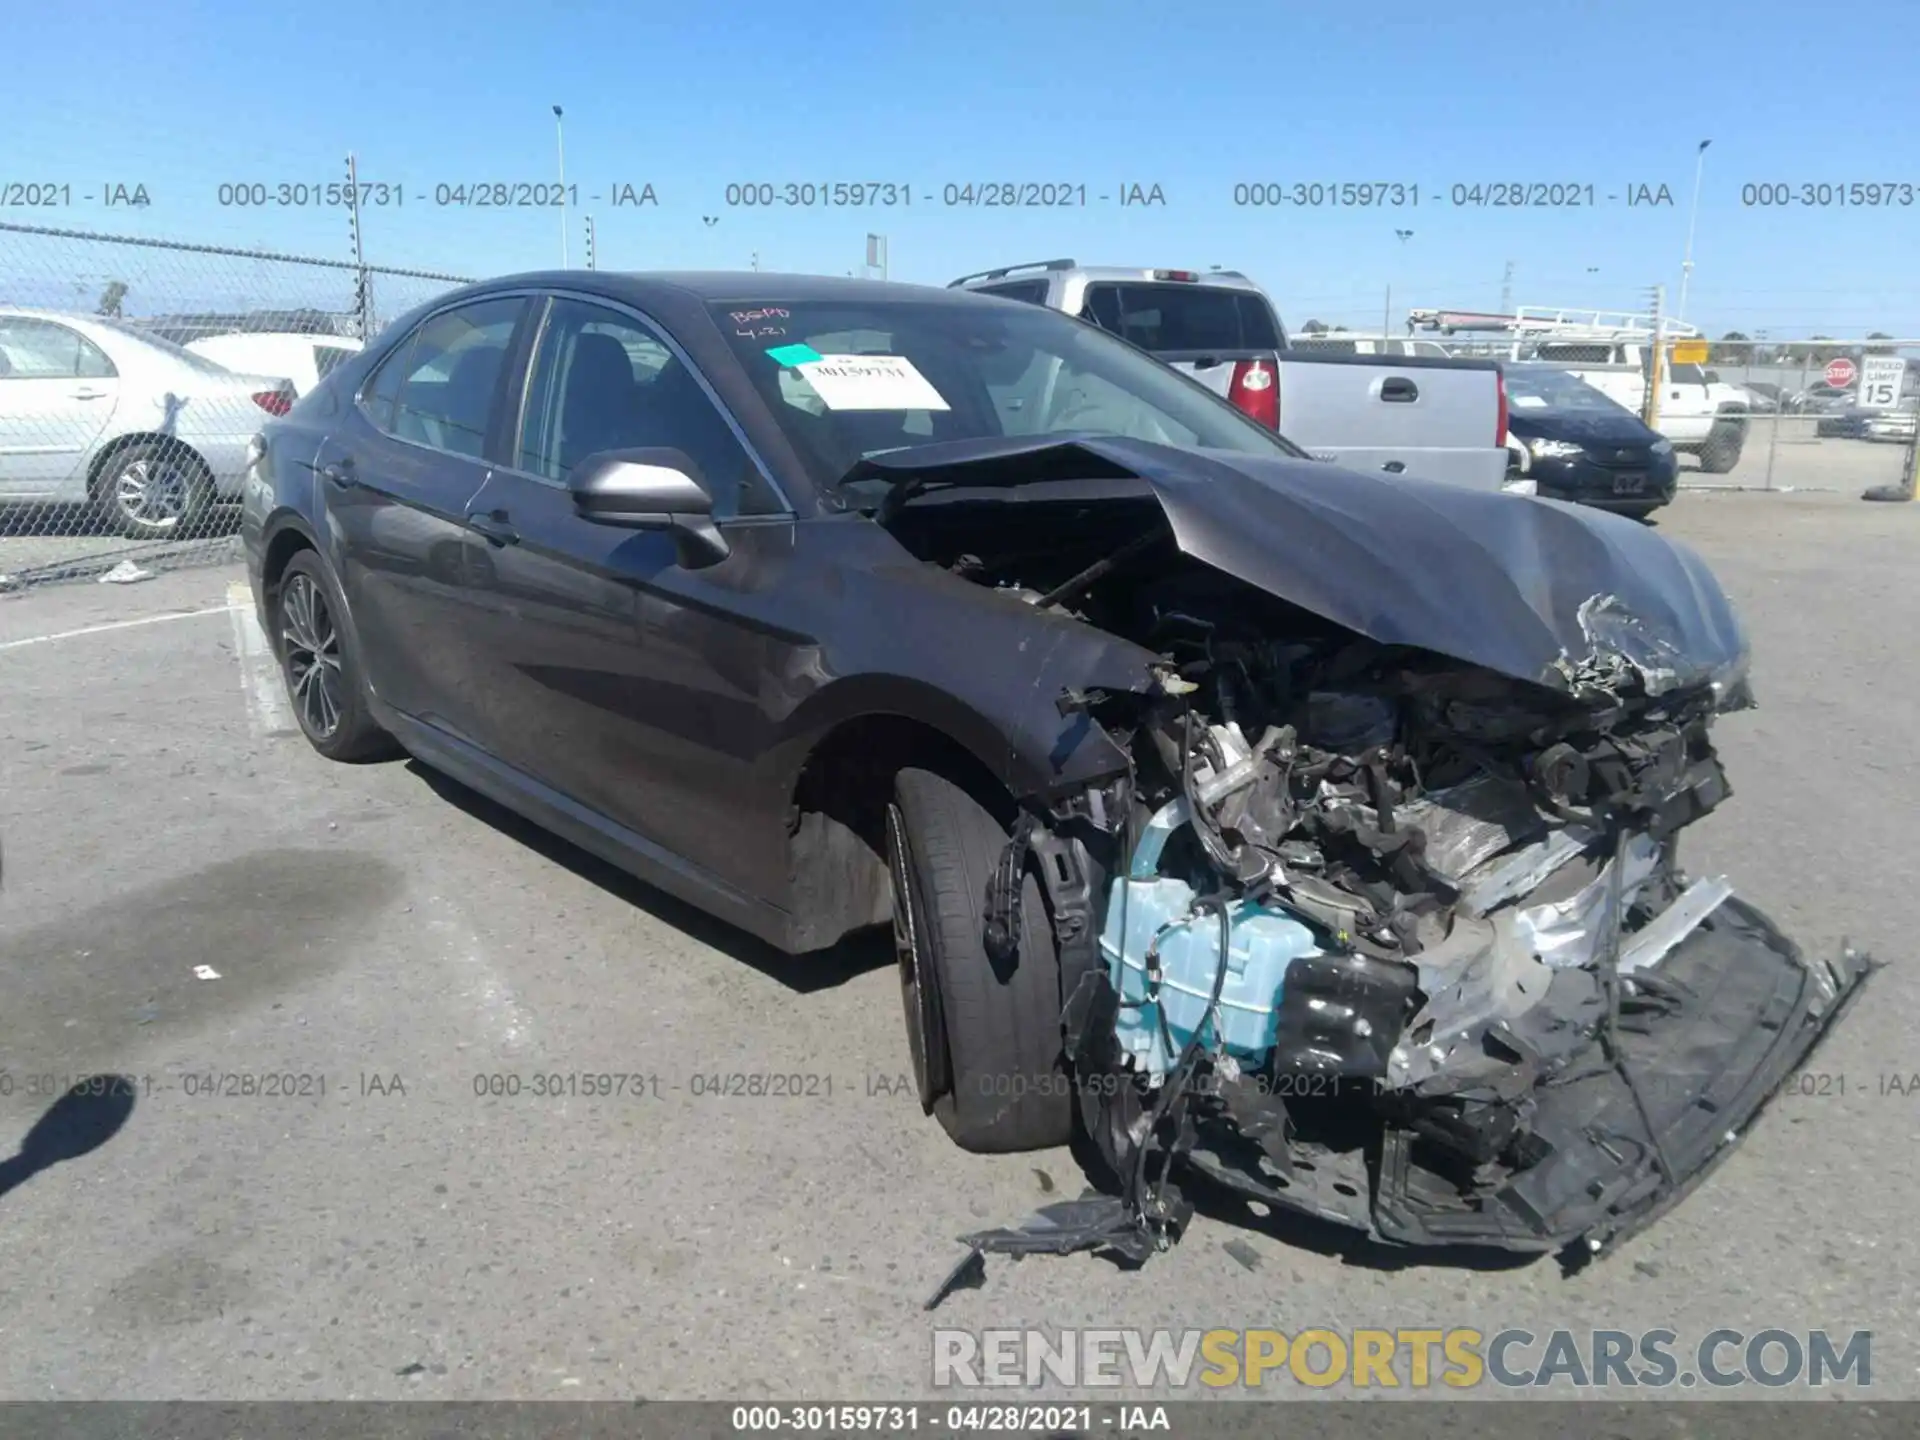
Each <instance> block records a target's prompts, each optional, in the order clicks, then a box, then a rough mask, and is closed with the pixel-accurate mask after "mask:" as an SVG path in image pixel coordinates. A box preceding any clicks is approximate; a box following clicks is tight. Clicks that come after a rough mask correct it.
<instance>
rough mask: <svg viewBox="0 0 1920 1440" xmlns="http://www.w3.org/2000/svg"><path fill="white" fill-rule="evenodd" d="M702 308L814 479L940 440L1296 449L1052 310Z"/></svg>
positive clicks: (921, 304) (924, 305) (835, 304)
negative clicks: (1088, 439)
mask: <svg viewBox="0 0 1920 1440" xmlns="http://www.w3.org/2000/svg"><path fill="white" fill-rule="evenodd" d="M712 313H713V318H714V321H715V323H716V324H718V325H719V326H720V329H721V332H722V333H723V334H725V335H726V336H728V337H729V339H730V341H731V343H732V345H733V348H734V353H735V354H736V355H737V356H738V357H739V359H740V363H741V364H742V365H743V366H744V367H745V369H746V372H747V375H748V378H749V379H751V380H752V382H753V384H754V386H755V388H756V389H757V390H758V391H759V392H760V394H761V396H762V398H763V399H765V400H766V402H767V405H768V408H769V409H770V410H771V411H772V412H773V416H774V419H775V420H776V421H777V422H778V423H779V425H780V428H781V430H782V431H784V432H785V434H786V436H787V438H788V440H789V441H790V442H791V443H792V445H793V448H794V449H795V450H796V451H798V452H799V454H800V456H801V458H802V459H803V460H804V461H805V462H806V463H807V465H808V467H809V469H810V471H811V473H812V476H813V480H814V483H815V485H816V487H818V488H820V489H822V490H829V489H831V488H832V487H834V486H835V485H836V483H837V482H838V481H839V480H840V479H841V477H842V476H844V475H846V473H847V472H848V471H849V470H851V469H852V468H853V467H854V466H855V465H856V464H857V463H858V462H860V461H861V460H863V459H868V458H870V457H872V456H875V455H880V454H884V453H885V452H887V451H890V450H901V449H905V448H907V447H909V446H913V445H928V444H933V443H935V442H941V441H953V440H993V439H1002V438H1011V437H1021V436H1053V435H1057V436H1061V437H1063V438H1064V437H1067V436H1071V435H1080V436H1118V437H1123V438H1127V439H1135V440H1151V441H1155V442H1157V443H1159V444H1162V445H1179V446H1185V447H1192V448H1201V449H1213V450H1231V451H1237V452H1239V453H1241V454H1248V455H1269V456H1291V457H1295V458H1304V454H1305V452H1303V451H1301V450H1300V449H1298V448H1297V447H1296V446H1294V445H1292V444H1290V443H1288V442H1287V441H1285V440H1283V439H1281V438H1280V437H1279V436H1278V435H1276V434H1274V433H1273V432H1272V431H1271V430H1268V429H1266V428H1264V427H1263V426H1261V425H1260V424H1258V423H1257V422H1255V421H1253V420H1250V419H1248V418H1247V417H1246V416H1244V415H1242V414H1241V413H1240V412H1239V411H1238V410H1236V409H1234V408H1233V406H1232V405H1230V404H1228V403H1227V402H1226V401H1225V400H1222V399H1220V398H1219V397H1218V396H1216V395H1214V394H1213V393H1212V392H1211V391H1209V390H1208V389H1206V387H1204V386H1202V385H1200V384H1198V383H1197V382H1195V381H1192V380H1188V379H1186V378H1185V377H1184V376H1182V375H1180V374H1178V373H1176V372H1175V371H1172V370H1169V369H1168V368H1166V367H1165V366H1164V365H1161V364H1160V363H1159V362H1158V361H1156V360H1153V359H1152V358H1150V357H1148V356H1146V355H1143V354H1141V353H1140V352H1139V351H1138V350H1135V349H1133V348H1132V347H1131V346H1129V345H1125V344H1122V343H1121V342H1120V341H1118V340H1115V339H1114V338H1112V337H1111V336H1109V335H1106V334H1103V333H1102V332H1101V331H1100V330H1099V329H1098V328H1096V327H1095V326H1092V325H1086V324H1082V323H1081V322H1079V321H1077V320H1073V319H1070V318H1068V317H1067V316H1064V315H1061V314H1059V313H1058V312H1056V311H1052V310H1043V309H1039V308H1036V307H1033V306H1029V305H1014V304H1004V303H998V302H994V303H988V302H972V301H966V300H958V299H956V300H953V301H944V302H943V301H912V300H909V301H896V300H886V301H795V302H790V303H786V304H775V303H772V302H767V301H759V300H751V299H749V300H738V301H730V302H727V303H724V304H716V305H714V306H713V307H712ZM850 488H851V487H850ZM858 488H859V489H860V490H862V491H863V492H868V493H877V492H878V491H883V490H884V489H885V488H886V487H885V484H884V482H867V481H863V482H861V484H860V486H859V487H858Z"/></svg>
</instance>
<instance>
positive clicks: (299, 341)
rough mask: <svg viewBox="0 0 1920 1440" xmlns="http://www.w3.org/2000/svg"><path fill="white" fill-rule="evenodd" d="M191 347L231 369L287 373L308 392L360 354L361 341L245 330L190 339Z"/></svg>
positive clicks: (296, 386) (297, 388)
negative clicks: (350, 358)
mask: <svg viewBox="0 0 1920 1440" xmlns="http://www.w3.org/2000/svg"><path fill="white" fill-rule="evenodd" d="M187 349H189V350H191V351H192V352H193V353H194V354H196V355H201V356H204V357H205V358H207V359H208V360H211V361H213V362H214V363H215V364H218V365H224V366H226V367H227V369H229V370H236V371H244V372H246V373H248V374H252V375H285V376H286V377H287V378H288V379H289V380H291V381H292V382H293V388H294V393H295V394H296V395H304V394H306V393H307V392H308V391H309V390H311V389H313V387H314V386H315V385H318V384H319V383H320V382H321V381H322V380H323V379H325V378H326V377H327V375H329V374H330V373H331V372H332V370H333V367H334V366H336V365H338V364H339V363H340V362H341V361H342V360H345V359H346V358H347V357H348V356H349V355H357V354H359V353H360V349H361V342H360V341H358V340H355V339H353V338H351V337H349V336H346V335H302V334H291V333H279V332H270V331H242V332H238V333H235V334H231V335H208V336H205V337H203V338H201V339H199V340H189V341H188V342H187Z"/></svg>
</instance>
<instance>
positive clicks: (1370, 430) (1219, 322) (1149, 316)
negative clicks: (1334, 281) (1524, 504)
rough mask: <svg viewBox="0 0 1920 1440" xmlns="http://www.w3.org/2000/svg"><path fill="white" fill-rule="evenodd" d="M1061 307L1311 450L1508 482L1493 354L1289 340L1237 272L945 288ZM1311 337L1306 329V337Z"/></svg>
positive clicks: (1031, 276) (1023, 275) (1482, 483)
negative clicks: (1325, 347)
mask: <svg viewBox="0 0 1920 1440" xmlns="http://www.w3.org/2000/svg"><path fill="white" fill-rule="evenodd" d="M948 288H950V289H961V290H973V291H978V292H980V293H981V294H985V295H998V296H1002V297H1004V298H1007V299H1010V300H1025V301H1028V302H1029V303H1031V304H1035V305H1045V306H1047V307H1049V308H1050V309H1054V310H1064V311H1066V312H1067V313H1068V314H1070V315H1077V316H1079V317H1080V318H1081V319H1083V320H1088V321H1091V322H1092V323H1094V324H1096V325H1098V326H1100V327H1101V328H1102V329H1104V330H1109V331H1111V332H1113V333H1114V334H1116V335H1118V336H1120V337H1121V338H1122V339H1124V340H1127V341H1129V342H1131V343H1132V344H1134V345H1137V346H1139V347H1140V348H1141V349H1142V350H1145V351H1147V352H1148V353H1149V354H1151V355H1153V356H1154V357H1155V358H1156V359H1158V360H1160V361H1162V362H1163V363H1165V364H1168V365H1170V366H1172V367H1173V368H1174V369H1176V370H1179V371H1181V372H1182V373H1184V374H1186V375H1189V376H1191V377H1192V378H1193V379H1195V380H1197V381H1199V382H1200V383H1201V384H1203V385H1205V386H1207V387H1208V388H1209V389H1211V390H1213V391H1214V392H1215V393H1217V394H1219V395H1223V396H1225V397H1226V398H1227V399H1228V400H1230V401H1231V402H1232V403H1233V404H1234V405H1235V406H1237V407H1238V408H1239V409H1241V410H1242V411H1244V412H1245V413H1247V414H1248V415H1250V416H1252V417H1253V418H1254V419H1256V420H1259V421H1260V422H1261V423H1262V424H1265V425H1267V426H1269V427H1270V428H1272V429H1274V430H1276V431H1279V432H1281V433H1282V434H1284V435H1285V436H1286V437H1287V439H1289V440H1291V441H1292V442H1293V443H1294V444H1296V445H1298V446H1299V447H1300V448H1301V449H1303V450H1305V451H1307V452H1308V453H1309V454H1311V455H1313V456H1314V457H1315V458H1316V459H1320V460H1328V461H1332V462H1333V463H1334V464H1337V465H1340V466H1342V467H1344V468H1346V469H1350V470H1388V471H1392V472H1394V473H1405V474H1409V475H1416V476H1420V477H1423V478H1426V479H1432V480H1444V481H1447V482H1450V483H1452V484H1457V485H1467V486H1471V487H1473V488H1475V489H1479V490H1499V489H1503V488H1507V489H1511V488H1524V482H1522V486H1520V487H1516V486H1514V485H1512V484H1510V483H1509V481H1508V477H1507V448H1506V446H1507V434H1506V432H1507V400H1506V388H1505V384H1504V382H1503V381H1502V379H1501V376H1500V367H1499V366H1498V365H1497V364H1495V363H1494V362H1492V361H1490V360H1457V359H1449V358H1445V357H1435V356H1429V355H1374V354H1338V353H1323V352H1321V351H1319V350H1317V349H1295V348H1293V346H1292V345H1291V344H1290V343H1289V341H1288V339H1287V335H1286V332H1285V330H1284V329H1282V327H1281V324H1280V318H1279V316H1278V315H1277V314H1276V313H1275V312H1274V308H1273V303H1272V302H1271V301H1270V300H1269V299H1268V298H1267V295H1266V292H1265V291H1263V290H1262V289H1261V288H1260V287H1259V286H1258V285H1256V284H1254V282H1253V281H1251V280H1249V279H1247V277H1246V276H1244V275H1242V274H1241V273H1240V272H1238V271H1236V270H1213V271H1204V272H1203V271H1194V270H1156V269H1123V268H1118V267H1110V266H1098V267H1096V266H1086V265H1080V264H1078V263H1077V262H1075V261H1072V260H1047V261H1041V262H1038V263H1036V264H1031V265H1009V266H1005V267H1003V268H1001V269H998V270H986V271H982V272H980V273H979V274H977V275H967V276H963V277H962V278H961V279H958V280H955V281H953V282H952V283H951V285H950V286H949V287H948ZM1316 338H1317V337H1316Z"/></svg>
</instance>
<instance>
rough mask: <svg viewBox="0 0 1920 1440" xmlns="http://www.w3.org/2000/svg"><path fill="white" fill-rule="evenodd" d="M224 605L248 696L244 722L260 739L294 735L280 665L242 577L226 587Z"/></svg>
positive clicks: (294, 727)
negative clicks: (281, 680)
mask: <svg viewBox="0 0 1920 1440" xmlns="http://www.w3.org/2000/svg"><path fill="white" fill-rule="evenodd" d="M227 608H228V610H230V611H231V612H232V613H233V654H234V658H235V659H236V660H238V661H239V662H240V687H241V689H242V690H244V691H245V692H246V696H247V724H248V725H249V726H250V727H252V730H253V733H254V735H255V736H256V737H258V738H260V739H262V740H268V739H272V738H274V737H275V736H279V735H297V734H299V733H300V727H299V725H298V724H297V723H296V722H295V720H294V718H293V706H292V705H291V704H290V703H289V702H288V700H287V692H286V688H285V686H283V685H282V684H281V683H280V666H279V664H278V662H276V661H275V659H274V658H273V646H271V645H269V644H268V643H267V632H266V631H264V630H262V629H261V628H260V617H259V616H258V615H257V614H255V613H254V608H253V592H252V591H251V590H249V589H248V588H247V584H246V582H245V581H244V580H236V581H234V582H233V583H232V584H231V585H229V586H228V587H227Z"/></svg>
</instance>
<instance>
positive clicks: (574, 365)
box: [515, 299, 786, 519]
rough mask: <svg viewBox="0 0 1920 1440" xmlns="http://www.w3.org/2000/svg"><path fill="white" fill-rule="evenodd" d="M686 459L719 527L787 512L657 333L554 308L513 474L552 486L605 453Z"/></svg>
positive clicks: (598, 314)
mask: <svg viewBox="0 0 1920 1440" xmlns="http://www.w3.org/2000/svg"><path fill="white" fill-rule="evenodd" d="M650 448H663V449H673V450H679V451H681V452H682V453H684V454H685V455H686V456H687V457H688V458H689V459H690V460H692V461H693V463H694V465H695V466H696V467H697V469H698V470H699V475H698V479H699V480H700V483H701V484H702V485H703V486H704V487H705V488H706V490H707V493H708V494H710V495H711V496H712V497H713V513H714V516H715V518H716V519H730V518H733V517H735V516H739V515H772V514H779V513H782V512H784V511H785V509H786V506H785V505H784V504H783V503H781V501H780V499H779V497H778V496H776V495H775V494H774V493H773V492H772V489H771V487H769V486H768V484H767V482H766V480H765V479H764V477H762V475H761V474H760V472H759V470H758V469H757V468H756V467H755V465H754V463H753V460H752V457H750V456H749V455H748V453H747V450H746V447H745V446H744V445H742V444H741V443H740V441H739V439H738V438H737V437H736V436H735V435H734V433H733V430H732V428H731V427H729V426H728V424H727V421H726V418H725V417H724V416H723V415H722V414H721V413H720V411H719V409H718V408H716V407H715V405H714V403H713V401H712V400H711V399H709V398H708V397H707V394H706V392H705V391H704V390H703V389H702V388H701V387H700V384H699V382H698V381H697V380H696V379H695V378H694V375H693V372H692V371H691V370H690V369H688V367H687V366H686V364H685V363H684V362H683V361H681V360H680V358H679V357H678V356H677V355H675V354H674V353H673V351H672V350H670V349H669V348H668V347H667V345H666V344H665V343H664V342H663V341H662V340H661V339H660V337H659V336H658V335H657V334H655V333H654V331H653V330H651V329H650V328H648V327H647V326H646V325H644V324H642V323H641V322H640V321H638V320H636V319H634V318H632V317H631V316H628V315H624V314H622V313H621V312H620V311H618V310H611V309H608V308H606V307H604V306H600V305H593V304H589V303H588V302H586V301H583V300H572V299H556V300H555V301H554V302H553V308H552V310H551V311H550V312H549V314H548V318H547V325H546V329H545V332H544V333H543V334H542V335H541V337H540V343H539V349H538V351H537V353H536V354H535V355H534V359H533V369H532V373H531V376H530V379H529V384H528V387H527V411H526V418H525V421H524V422H523V424H522V427H521V434H520V441H519V454H518V456H517V457H516V460H515V464H516V466H517V467H518V468H519V469H521V470H524V471H526V472H527V473H529V474H531V475H538V476H541V477H542V478H544V479H547V480H550V481H552V482H554V483H555V484H559V485H564V484H566V483H567V478H568V476H570V475H571V474H572V473H573V470H574V467H576V466H577V465H578V464H579V463H580V462H581V461H582V460H584V459H585V458H586V457H587V456H589V455H593V454H596V453H598V452H600V451H602V450H638V449H650Z"/></svg>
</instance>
